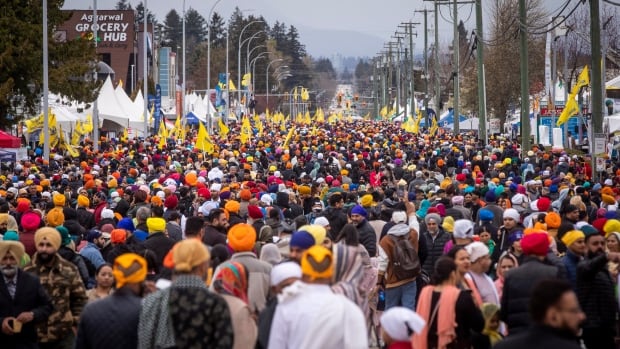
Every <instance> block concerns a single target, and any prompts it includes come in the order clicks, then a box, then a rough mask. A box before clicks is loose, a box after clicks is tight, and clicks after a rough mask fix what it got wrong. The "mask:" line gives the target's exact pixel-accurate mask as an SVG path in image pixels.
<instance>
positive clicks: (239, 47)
mask: <svg viewBox="0 0 620 349" xmlns="http://www.w3.org/2000/svg"><path fill="white" fill-rule="evenodd" d="M254 23H265V21H262V20H256V21H251V22H250V23H248V24H246V25H245V27H243V28H242V29H241V33H240V34H239V46H238V47H237V83H238V84H241V46H242V45H243V43H242V42H241V39H242V38H243V33H244V32H245V30H246V29H247V28H248V27H249V26H250V25H252V24H254ZM261 31H262V30H261ZM261 31H259V32H261ZM244 42H245V41H244ZM240 87H241V86H240ZM237 98H238V99H239V101H241V90H237Z"/></svg>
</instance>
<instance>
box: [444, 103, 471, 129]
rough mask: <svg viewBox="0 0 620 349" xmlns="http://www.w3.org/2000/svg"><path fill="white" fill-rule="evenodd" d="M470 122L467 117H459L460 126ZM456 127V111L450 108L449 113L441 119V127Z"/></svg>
mask: <svg viewBox="0 0 620 349" xmlns="http://www.w3.org/2000/svg"><path fill="white" fill-rule="evenodd" d="M466 120H468V117H467V116H465V115H462V114H461V115H459V126H460V125H461V123H462V122H463V121H466ZM453 125H454V109H452V108H450V109H449V110H448V112H447V113H444V114H443V115H442V116H441V118H440V119H439V126H440V127H450V128H452V127H453Z"/></svg>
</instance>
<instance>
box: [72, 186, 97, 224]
mask: <svg viewBox="0 0 620 349" xmlns="http://www.w3.org/2000/svg"><path fill="white" fill-rule="evenodd" d="M89 207H90V200H89V199H88V196H86V195H83V194H80V195H78V198H77V209H76V212H77V220H78V222H80V225H81V226H82V227H84V229H92V228H93V227H94V226H95V215H94V214H93V213H92V212H90V211H89V210H88V208H89Z"/></svg>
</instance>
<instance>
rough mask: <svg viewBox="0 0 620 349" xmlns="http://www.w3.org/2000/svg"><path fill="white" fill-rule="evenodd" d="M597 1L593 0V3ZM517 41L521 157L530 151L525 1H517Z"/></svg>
mask: <svg viewBox="0 0 620 349" xmlns="http://www.w3.org/2000/svg"><path fill="white" fill-rule="evenodd" d="M596 1H598V0H595V2H596ZM519 22H520V24H519V39H520V59H521V62H520V63H521V155H524V154H527V152H528V151H529V150H530V99H529V98H530V96H529V81H528V75H529V74H528V66H527V64H528V54H527V8H526V4H525V0H519Z"/></svg>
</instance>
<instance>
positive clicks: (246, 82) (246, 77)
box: [241, 73, 252, 86]
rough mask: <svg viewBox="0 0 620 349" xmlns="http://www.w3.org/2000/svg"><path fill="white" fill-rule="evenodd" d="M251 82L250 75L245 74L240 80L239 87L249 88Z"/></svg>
mask: <svg viewBox="0 0 620 349" xmlns="http://www.w3.org/2000/svg"><path fill="white" fill-rule="evenodd" d="M251 82H252V74H251V73H246V74H244V75H243V79H242V80H241V86H249V85H250V83H251Z"/></svg>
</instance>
